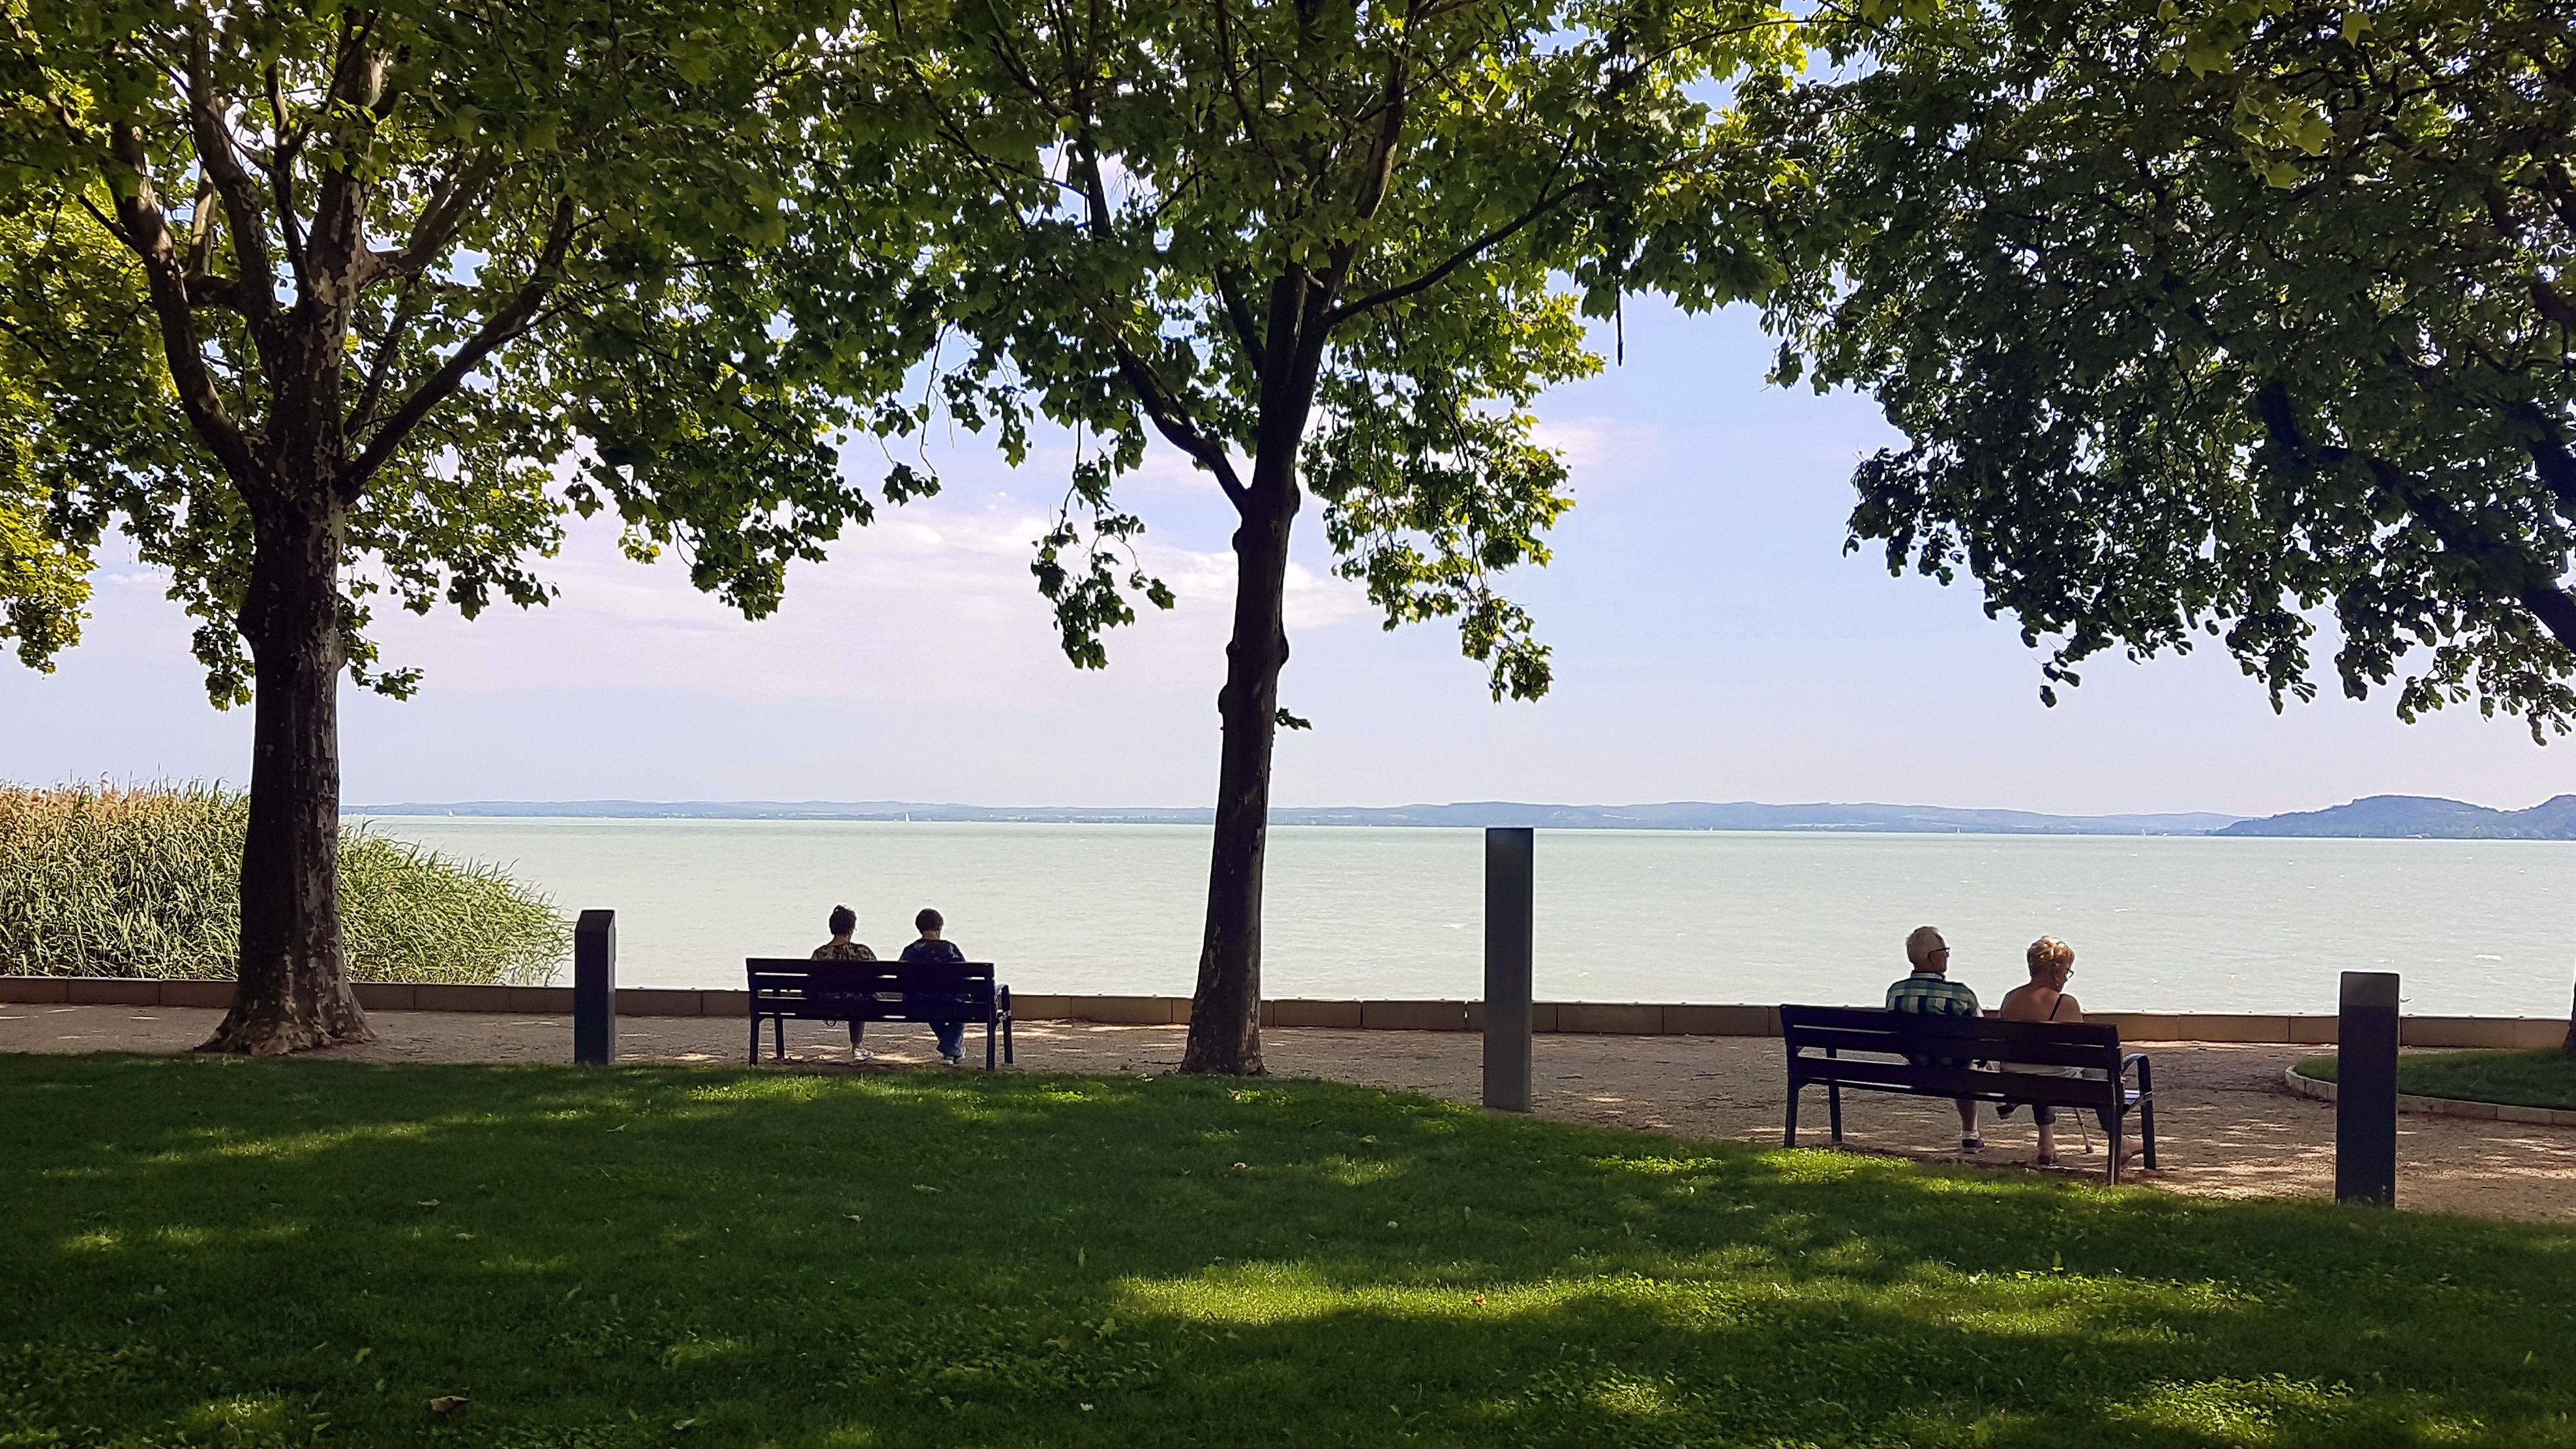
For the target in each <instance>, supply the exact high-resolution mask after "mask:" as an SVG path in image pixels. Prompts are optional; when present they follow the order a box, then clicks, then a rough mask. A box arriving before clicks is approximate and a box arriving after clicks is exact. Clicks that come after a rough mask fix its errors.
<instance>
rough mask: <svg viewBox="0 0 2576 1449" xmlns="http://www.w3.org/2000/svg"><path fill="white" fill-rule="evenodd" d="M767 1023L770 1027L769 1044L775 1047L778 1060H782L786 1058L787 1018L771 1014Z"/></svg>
mask: <svg viewBox="0 0 2576 1449" xmlns="http://www.w3.org/2000/svg"><path fill="white" fill-rule="evenodd" d="M769 1025H770V1027H771V1028H772V1030H771V1032H770V1039H771V1045H772V1046H774V1047H776V1048H777V1055H778V1060H780V1061H782V1062H783V1061H785V1060H787V1018H786V1017H783V1016H773V1017H771V1018H770V1019H769Z"/></svg>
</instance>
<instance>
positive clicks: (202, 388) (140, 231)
mask: <svg viewBox="0 0 2576 1449" xmlns="http://www.w3.org/2000/svg"><path fill="white" fill-rule="evenodd" d="M114 136H115V139H114V142H113V145H114V148H115V150H116V151H117V152H118V153H119V155H118V160H119V162H120V163H121V164H122V165H123V166H124V167H126V168H127V169H130V170H131V171H132V172H133V185H132V187H131V189H130V190H128V189H127V188H121V187H117V186H115V185H113V184H112V183H113V182H114V181H115V180H116V179H117V178H115V177H113V176H111V177H110V178H109V180H110V182H111V185H110V186H109V191H110V193H111V194H113V195H115V197H116V212H117V223H116V224H115V225H112V226H110V227H109V228H108V229H109V231H110V232H111V234H113V235H115V236H117V237H118V238H120V239H121V240H123V241H124V243H125V244H126V246H127V247H128V248H130V249H131V250H132V251H133V252H134V254H135V255H136V256H137V257H138V258H140V259H141V260H142V262H143V280H144V287H145V290H146V293H147V295H149V297H150V298H151V301H152V313H153V316H154V318H155V319H156V320H157V321H159V323H160V324H161V351H162V353H163V355H164V357H165V358H166V360H167V361H168V362H169V365H170V383H171V386H172V388H173V389H174V390H175V391H176V392H177V393H178V395H179V410H180V411H181V412H183V413H185V414H186V415H187V418H188V425H189V426H190V427H192V428H195V429H196V431H197V436H198V438H199V439H200V440H202V441H203V442H204V443H205V445H206V449H207V451H209V452H211V453H213V454H214V455H215V461H216V462H218V463H220V464H222V465H223V469H224V472H225V473H226V475H228V476H229V477H231V479H232V480H233V483H234V486H236V487H238V488H239V489H241V490H242V492H243V493H245V494H248V495H251V496H253V497H264V496H265V493H266V488H267V479H266V475H265V473H263V472H262V471H261V469H260V466H259V459H258V457H257V456H256V455H255V454H254V453H253V452H252V450H251V446H250V440H249V439H248V438H246V437H244V436H243V435H242V430H241V428H240V427H239V426H238V425H236V424H235V423H234V422H233V420H232V416H231V414H230V413H228V412H226V411H225V409H224V400H223V397H222V395H221V394H220V393H218V392H216V391H215V380H214V377H213V375H212V374H210V373H209V372H208V371H207V370H206V355H205V353H204V352H202V351H200V350H199V348H198V346H197V329H196V326H195V324H194V323H193V322H192V321H191V320H190V318H189V310H190V309H189V301H188V278H187V273H186V272H185V271H184V270H183V269H182V267H181V265H180V259H179V247H178V243H177V241H176V240H175V239H173V238H172V236H171V235H170V220H169V216H168V214H167V213H165V212H164V211H163V210H162V209H161V202H160V199H159V193H158V191H157V190H156V189H155V188H154V187H153V185H152V178H151V175H150V174H149V173H148V172H146V171H144V170H143V168H142V166H141V164H140V163H141V162H142V161H143V160H144V159H145V154H144V149H143V133H142V129H141V128H140V127H136V126H121V127H119V128H117V130H116V132H115V133H114ZM82 204H83V205H84V206H87V205H89V201H88V198H86V197H84V198H82ZM91 214H92V215H96V214H97V209H96V208H95V207H91ZM100 220H102V221H105V218H104V217H102V218H100Z"/></svg>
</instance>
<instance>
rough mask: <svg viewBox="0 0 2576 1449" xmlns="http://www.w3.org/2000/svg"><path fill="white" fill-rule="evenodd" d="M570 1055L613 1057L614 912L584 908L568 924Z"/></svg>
mask: <svg viewBox="0 0 2576 1449" xmlns="http://www.w3.org/2000/svg"><path fill="white" fill-rule="evenodd" d="M572 1059H573V1060H574V1061H576V1062H580V1063H582V1064H584V1065H586V1066H599V1067H604V1066H606V1065H608V1064H609V1063H611V1062H614V1061H616V1060H617V913H616V912H615V911H584V912H582V913H581V920H580V921H579V922H578V923H577V924H575V925H574V926H573V928H572Z"/></svg>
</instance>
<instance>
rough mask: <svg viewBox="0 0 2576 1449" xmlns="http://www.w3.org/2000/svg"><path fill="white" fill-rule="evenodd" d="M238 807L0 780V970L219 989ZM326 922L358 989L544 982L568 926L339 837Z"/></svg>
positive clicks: (211, 797) (460, 872)
mask: <svg viewBox="0 0 2576 1449" xmlns="http://www.w3.org/2000/svg"><path fill="white" fill-rule="evenodd" d="M249 821H250V803H249V800H248V799H247V797H245V796H243V795H242V794H240V793H239V792H237V791H229V790H223V789H220V788H217V787H214V786H206V785H179V786H168V787H154V788H150V789H119V788H116V787H113V786H101V787H98V788H95V789H92V788H88V787H83V786H75V787H70V788H66V789H59V790H28V789H20V788H17V787H14V786H8V785H0V974H7V975H20V976H164V977H180V978H193V979H200V980H203V979H229V978H230V977H232V976H233V974H234V973H235V972H236V970H237V969H238V967H239V953H238V949H237V946H238V939H237V938H238V937H239V935H240V932H241V879H240V877H241V846H242V834H243V831H244V830H245V829H246V827H247V826H248V824H249ZM340 916H341V923H342V926H343V935H344V938H345V940H346V942H347V950H348V954H349V974H350V975H352V976H354V977H356V978H357V979H358V980H361V981H437V982H454V983H463V984H484V983H490V982H495V981H499V982H509V983H512V984H523V983H529V982H537V981H543V980H546V979H548V978H549V977H550V976H552V975H553V973H554V971H555V969H556V968H557V967H558V966H559V965H560V964H561V963H562V961H563V958H564V956H565V953H566V952H567V951H569V950H570V948H571V945H572V928H571V926H570V925H569V924H568V923H567V922H566V921H565V920H564V919H563V917H561V916H559V915H557V914H556V913H555V909H554V906H553V904H552V903H551V902H549V901H548V900H547V899H546V898H545V897H544V896H543V895H541V894H538V893H537V892H535V891H532V890H529V889H528V888H527V887H525V886H522V885H521V884H519V883H518V882H517V881H516V880H513V879H511V877H510V875H509V874H508V873H507V872H506V871H503V870H501V869H499V868H498V867H496V866H492V865H487V864H484V863H482V862H479V861H471V860H458V859H455V858H452V857H449V856H443V855H440V854H438V853H437V852H435V851H429V850H423V849H420V848H419V847H417V846H414V845H411V844H409V843H407V842H404V841H399V840H388V839H386V838H384V837H383V836H380V835H377V834H374V833H373V832H372V831H371V830H369V829H368V827H367V826H366V825H364V824H363V823H352V824H350V825H347V826H345V827H344V828H343V829H342V830H341V832H340Z"/></svg>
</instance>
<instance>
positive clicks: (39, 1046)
mask: <svg viewBox="0 0 2576 1449" xmlns="http://www.w3.org/2000/svg"><path fill="white" fill-rule="evenodd" d="M216 1020H217V1013H215V1012H212V1011H187V1010H179V1009H172V1008H145V1007H130V1006H33V1005H0V1051H9V1052H87V1051H136V1052H176V1051H184V1050H187V1049H188V1048H190V1047H192V1046H194V1045H196V1044H197V1043H198V1042H201V1041H203V1040H205V1039H206V1037H207V1036H209V1035H210V1034H212V1032H213V1030H214V1027H215V1023H216ZM373 1020H374V1022H375V1025H376V1030H377V1032H378V1033H379V1034H380V1036H381V1038H382V1039H381V1040H379V1041H378V1042H376V1043H375V1044H374V1045H371V1046H366V1047H358V1048H352V1049H349V1050H345V1051H341V1052H335V1053H332V1055H335V1056H345V1057H350V1058H355V1059H359V1060H365V1061H424V1062H425V1061H447V1062H460V1061H461V1062H508V1061H533V1062H560V1061H565V1060H568V1059H569V1058H570V1057H571V1055H572V1024H571V1021H570V1019H569V1018H566V1017H520V1016H504V1015H479V1014H470V1013H462V1012H379V1013H376V1014H375V1016H374V1018H373ZM746 1026H747V1024H746V1023H743V1022H740V1021H734V1020H729V1019H725V1018H715V1017H627V1018H625V1019H623V1020H621V1021H620V1022H619V1023H618V1045H619V1048H620V1053H621V1056H622V1057H623V1058H625V1059H626V1060H630V1061H638V1062H643V1061H658V1062H682V1063H704V1064H719V1065H722V1064H733V1063H738V1062H740V1061H741V1060H742V1058H743V1051H744V1047H745V1045H746V1036H747V1030H746ZM1182 1032H1183V1028H1180V1027H1152V1026H1138V1027H1124V1026H1095V1025H1091V1024H1088V1023H1083V1022H1029V1023H1024V1024H1022V1025H1021V1027H1020V1028H1019V1033H1018V1035H1019V1048H1020V1051H1019V1056H1020V1065H1021V1066H1022V1067H1023V1068H1025V1069H1033V1070H1040V1071H1044V1070H1063V1071H1083V1072H1120V1071H1124V1072H1158V1073H1159V1072H1166V1071H1170V1070H1172V1069H1174V1068H1176V1067H1178V1066H1179V1064H1180V1055H1181V1036H1182ZM870 1036H871V1045H872V1046H875V1047H877V1048H878V1049H879V1050H880V1051H881V1052H882V1056H881V1057H880V1059H879V1060H880V1064H881V1065H882V1067H883V1068H884V1069H887V1070H904V1069H910V1068H927V1067H929V1064H930V1062H931V1059H932V1058H931V1046H930V1035H929V1031H928V1029H927V1028H923V1027H915V1026H901V1025H896V1026H878V1027H874V1028H871V1031H870ZM1262 1041H1263V1045H1264V1049H1265V1051H1266V1053H1267V1055H1268V1058H1269V1065H1270V1069H1271V1071H1273V1072H1274V1073H1277V1074H1280V1075H1283V1076H1300V1077H1324V1078H1329V1079H1331V1080H1334V1081H1341V1082H1356V1083H1361V1084H1364V1085H1369V1086H1382V1087H1392V1088H1400V1089H1403V1090H1407V1091H1416V1092H1427V1093H1431V1094H1433V1095H1435V1096H1441V1097H1447V1098H1451V1099H1453V1100H1457V1101H1474V1100H1475V1099H1476V1094H1477V1091H1478V1083H1479V1080H1480V1070H1481V1068H1480V1061H1481V1058H1480V1052H1481V1046H1480V1043H1479V1039H1478V1038H1477V1037H1475V1036H1472V1035H1469V1034H1466V1033H1462V1032H1416V1031H1330V1030H1322V1029H1316V1028H1275V1029H1273V1030H1271V1031H1268V1032H1265V1033H1263V1035H1262ZM968 1046H969V1049H970V1050H969V1058H970V1060H973V1061H977V1062H980V1061H981V1060H982V1057H981V1053H980V1051H977V1050H975V1048H977V1047H979V1046H980V1042H979V1041H978V1040H977V1039H976V1038H975V1037H974V1036H973V1035H971V1034H970V1036H969V1039H968ZM788 1048H789V1055H788V1060H789V1064H790V1065H791V1066H797V1065H801V1066H806V1067H813V1066H822V1065H837V1067H838V1069H840V1070H850V1069H851V1068H850V1067H849V1065H848V1061H847V1058H848V1050H847V1046H846V1039H845V1038H844V1037H843V1035H842V1032H841V1029H840V1028H839V1027H837V1026H827V1025H823V1024H819V1023H797V1024H791V1026H790V1027H789V1031H788ZM2148 1050H2149V1052H2150V1054H2151V1055H2152V1056H2153V1057H2154V1059H2155V1068H2156V1095H2157V1099H2158V1103H2157V1106H2158V1110H2157V1116H2158V1119H2159V1120H2158V1122H2157V1126H2158V1128H2159V1132H2158V1134H2157V1135H2158V1139H2159V1140H2158V1155H2159V1157H2160V1158H2161V1160H2162V1164H2163V1170H2162V1171H2159V1172H2154V1173H2143V1174H2140V1175H2139V1180H2141V1181H2146V1182H2151V1183H2154V1184H2155V1185H2157V1186H2159V1187H2163V1188H2166V1189H2169V1190H2172V1191H2176V1192H2183V1193H2190V1194H2196V1195H2203V1196H2213V1197H2305V1196H2326V1195H2329V1194H2331V1193H2332V1191H2333V1190H2334V1108H2333V1107H2332V1106H2331V1105H2329V1104H2327V1103H2324V1102H2314V1101H2309V1100H2307V1099H2305V1098H2301V1097H2294V1096H2292V1095H2290V1093H2289V1092H2288V1091H2287V1090H2285V1089H2284V1088H2283V1087H2282V1086H2281V1073H2282V1070H2283V1069H2284V1068H2286V1067H2288V1066H2289V1065H2290V1064H2291V1063H2292V1062H2295V1061H2297V1060H2299V1059H2300V1058H2301V1057H2303V1056H2308V1055H2313V1054H2314V1052H2315V1050H2316V1049H2314V1048H2300V1047H2275V1046H2238V1045H2223V1044H2214V1043H2197V1042H2167V1043H2158V1044H2155V1045H2153V1046H2151V1047H2150V1048H2149V1049H2148ZM1534 1058H1535V1068H1534V1070H1535V1083H1534V1086H1535V1093H1534V1096H1535V1103H1536V1107H1537V1111H1538V1114H1539V1115H1540V1116H1543V1117H1552V1118H1556V1119H1559V1120H1563V1121H1570V1122H1588V1123H1594V1124H1598V1125H1602V1126H1611V1127H1644V1128H1654V1129H1658V1130H1663V1131H1669V1132H1674V1133H1678V1134H1681V1135H1684V1136H1691V1137H1706V1138H1724V1139H1733V1140H1738V1141H1746V1142H1758V1143H1776V1142H1777V1141H1779V1133H1780V1116H1781V1108H1782V1105H1783V1103H1782V1095H1783V1094H1782V1090H1781V1068H1780V1045H1779V1043H1778V1042H1776V1041H1772V1040H1768V1039H1762V1038H1751V1037H1635V1036H1563V1035H1559V1036H1542V1037H1540V1038H1539V1039H1538V1041H1537V1044H1536V1047H1535V1050H1534ZM1803 1117H1804V1121H1802V1124H1801V1133H1800V1140H1801V1142H1802V1143H1803V1142H1814V1143H1817V1144H1819V1145H1821V1144H1822V1143H1823V1141H1824V1127H1823V1119H1824V1104H1823V1103H1822V1102H1821V1101H1811V1102H1810V1104H1809V1106H1808V1108H1807V1110H1806V1111H1805V1113H1804V1114H1803ZM1809 1123H1812V1124H1813V1127H1812V1131H1811V1130H1810V1129H1809V1127H1808V1125H1807V1124H1809ZM1844 1126H1845V1132H1846V1138H1847V1142H1848V1145H1850V1146H1852V1147H1856V1148H1861V1149H1864V1150H1868V1151H1877V1152H1894V1153H1903V1154H1907V1155H1912V1156H1921V1157H1927V1158H1944V1157H1954V1156H1955V1154H1944V1153H1942V1152H1941V1151H1940V1150H1939V1149H1940V1148H1941V1147H1942V1146H1943V1145H1944V1144H1946V1143H1949V1142H1954V1141H1955V1140H1956V1137H1955V1134H1956V1132H1957V1119H1956V1117H1955V1115H1954V1112H1953V1109H1952V1108H1951V1107H1950V1105H1949V1104H1948V1103H1946V1102H1929V1101H1920V1100H1916V1099H1913V1098H1906V1097H1888V1096H1879V1095H1874V1094H1868V1093H1854V1094H1852V1095H1851V1096H1849V1097H1847V1098H1846V1099H1845V1104H1844ZM2080 1140H2081V1139H2079V1138H2077V1137H2076V1136H2075V1134H2073V1133H2071V1132H2069V1133H2065V1134H2063V1135H2062V1136H2061V1140H2060V1151H2061V1153H2062V1154H2063V1155H2064V1157H2065V1159H2066V1162H2067V1164H2068V1166H2067V1167H2066V1169H2064V1170H2065V1171H2067V1172H2069V1173H2071V1174H2074V1175H2093V1176H2098V1175H2099V1173H2100V1170H2101V1162H2102V1157H2101V1155H2100V1152H2099V1151H2098V1150H2097V1151H2096V1152H2095V1153H2094V1155H2093V1156H2091V1157H2090V1158H2087V1157H2086V1156H2085V1155H2084V1154H2083V1153H2082V1152H2081V1151H2080V1150H2073V1151H2070V1150H2068V1149H2070V1148H2073V1147H2075V1146H2076V1145H2077V1143H2079V1142H2080ZM2095 1140H2096V1144H2097V1149H2098V1146H2099V1138H2098V1137H2097V1138H2096V1139H2095ZM1986 1141H1987V1144H1988V1146H1987V1149H1986V1152H1985V1153H1984V1155H1983V1156H1982V1157H1981V1158H1980V1159H1979V1160H1980V1161H1983V1162H1989V1163H1994V1164H1997V1165H1999V1166H2004V1167H2011V1168H2016V1169H2018V1170H2021V1171H2030V1172H2036V1171H2039V1170H2040V1169H2036V1168H2032V1167H2030V1166H2029V1162H2030V1157H2031V1129H2030V1125H2029V1119H2028V1118H2027V1117H2016V1118H2015V1119H2013V1120H2012V1121H2009V1122H2004V1123H1999V1124H1998V1123H1995V1122H1993V1121H1992V1119H1991V1117H1989V1120H1988V1125H1987V1127H1986ZM2397 1155H2398V1173H2399V1176H2398V1197H2399V1201H2400V1202H2401V1203H2402V1204H2403V1205H2404V1206H2406V1207H2408V1208H2412V1209H2418V1210H2423V1211H2439V1212H2457V1213H2469V1214H2474V1215H2477V1216H2481V1217H2499V1218H2523V1219H2529V1220H2533V1221H2539V1222H2555V1223H2576V1128H2565V1127H2543V1126H2532V1125H2524V1124H2520V1123H2512V1122H2480V1121H2474V1120H2470V1119H2465V1118H2457V1117H2435V1116H2417V1115H2413V1114H2408V1115H2405V1116H2401V1117H2400V1118H2399V1119H2398V1138H2397Z"/></svg>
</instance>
